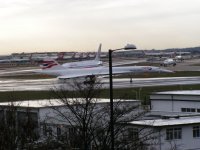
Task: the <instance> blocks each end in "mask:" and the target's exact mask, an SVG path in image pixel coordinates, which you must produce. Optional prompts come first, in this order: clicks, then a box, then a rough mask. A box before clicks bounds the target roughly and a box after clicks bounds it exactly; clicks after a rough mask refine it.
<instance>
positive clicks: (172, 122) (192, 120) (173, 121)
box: [129, 116, 200, 127]
mask: <svg viewBox="0 0 200 150" xmlns="http://www.w3.org/2000/svg"><path fill="white" fill-rule="evenodd" d="M198 123H199V124H200V116H193V117H177V118H169V119H151V120H139V121H132V122H129V124H132V125H142V126H152V127H162V126H178V125H186V124H198Z"/></svg>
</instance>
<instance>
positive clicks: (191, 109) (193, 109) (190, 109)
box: [181, 108, 196, 112]
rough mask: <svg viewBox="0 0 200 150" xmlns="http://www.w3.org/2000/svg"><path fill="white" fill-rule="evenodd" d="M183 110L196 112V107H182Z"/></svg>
mask: <svg viewBox="0 0 200 150" xmlns="http://www.w3.org/2000/svg"><path fill="white" fill-rule="evenodd" d="M181 111H182V112H196V109H195V108H181Z"/></svg>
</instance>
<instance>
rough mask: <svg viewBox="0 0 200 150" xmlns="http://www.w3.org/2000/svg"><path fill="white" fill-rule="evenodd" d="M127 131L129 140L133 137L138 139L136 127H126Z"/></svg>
mask: <svg viewBox="0 0 200 150" xmlns="http://www.w3.org/2000/svg"><path fill="white" fill-rule="evenodd" d="M127 132H128V139H129V140H133V139H138V136H139V135H138V129H136V128H128V129H127Z"/></svg>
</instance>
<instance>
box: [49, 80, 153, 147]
mask: <svg viewBox="0 0 200 150" xmlns="http://www.w3.org/2000/svg"><path fill="white" fill-rule="evenodd" d="M93 81H94V80H93ZM68 86H70V87H71V89H73V91H71V90H70V91H69V90H65V89H62V88H61V89H55V88H54V89H52V90H51V92H52V95H53V96H52V98H54V99H56V101H57V102H58V103H60V104H62V106H63V107H62V108H61V107H56V106H55V107H52V109H53V110H54V112H56V114H57V117H56V118H55V119H57V120H59V121H60V122H65V124H67V125H68V128H69V130H72V129H73V131H69V130H68V131H69V132H68V134H67V136H66V134H64V135H65V137H64V135H63V138H60V139H59V140H60V141H62V142H63V144H65V145H66V147H68V149H70V148H71V149H72V148H79V149H81V150H90V149H95V150H109V149H110V143H111V137H110V104H109V103H108V102H106V103H104V102H102V101H100V99H99V98H98V97H100V95H101V93H102V84H101V83H99V82H98V81H97V80H95V82H89V84H82V83H79V82H77V81H74V83H73V84H70V85H68ZM52 106H53V105H52ZM139 108H140V105H138V104H136V105H134V104H132V105H130V103H129V101H124V100H121V99H120V100H116V101H114V124H115V131H114V132H115V133H114V135H115V145H116V148H119V149H121V148H122V147H127V150H128V149H133V148H135V147H142V146H143V147H144V146H145V144H144V143H142V142H141V141H142V140H141V139H140V140H139V139H138V138H135V139H132V140H130V141H129V142H127V141H126V142H125V141H124V140H123V139H122V135H123V133H124V131H125V128H126V126H125V124H124V123H126V122H129V121H133V120H136V119H138V118H140V117H141V116H143V115H144V114H145V113H146V110H145V111H144V110H141V109H139ZM47 119H49V117H47ZM150 133H152V132H149V134H150ZM149 134H148V136H149ZM142 138H143V140H144V141H145V140H147V135H144V136H143V137H142ZM145 138H146V139H145ZM139 141H140V142H139Z"/></svg>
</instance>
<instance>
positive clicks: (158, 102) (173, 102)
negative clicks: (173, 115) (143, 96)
mask: <svg viewBox="0 0 200 150" xmlns="http://www.w3.org/2000/svg"><path fill="white" fill-rule="evenodd" d="M150 101H151V110H152V111H167V112H197V113H200V90H187V91H186V90H184V91H166V92H156V93H153V94H151V95H150Z"/></svg>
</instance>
